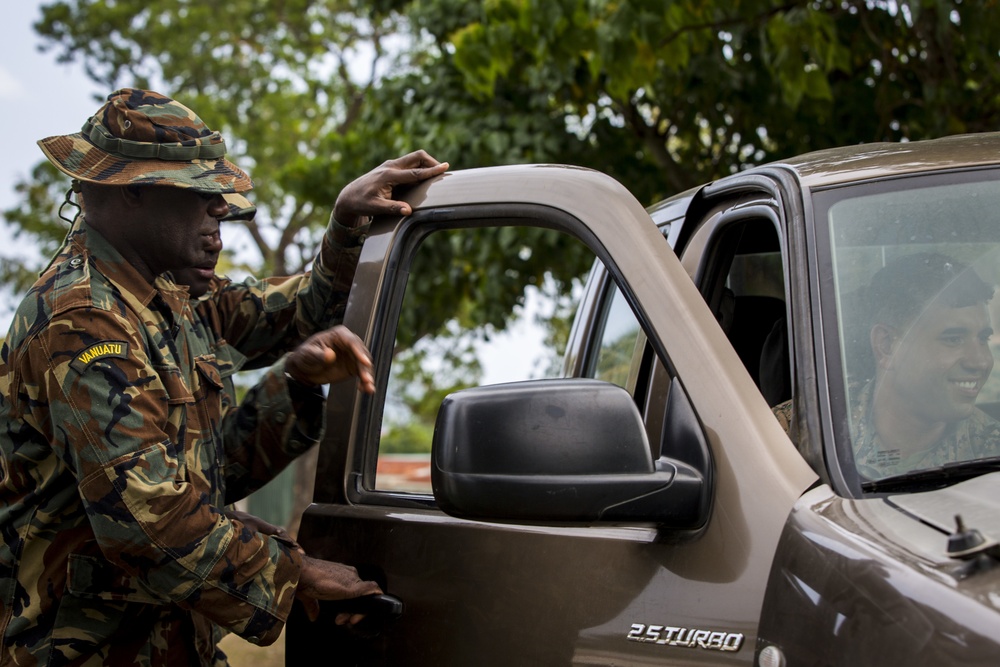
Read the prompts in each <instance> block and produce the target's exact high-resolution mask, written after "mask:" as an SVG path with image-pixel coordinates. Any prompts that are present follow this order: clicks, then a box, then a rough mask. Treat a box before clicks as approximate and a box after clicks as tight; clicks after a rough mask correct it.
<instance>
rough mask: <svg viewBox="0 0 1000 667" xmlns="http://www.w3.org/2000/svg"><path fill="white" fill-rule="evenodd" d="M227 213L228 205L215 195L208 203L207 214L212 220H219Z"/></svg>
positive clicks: (221, 197)
mask: <svg viewBox="0 0 1000 667" xmlns="http://www.w3.org/2000/svg"><path fill="white" fill-rule="evenodd" d="M227 213H229V204H228V203H226V200H225V198H224V197H223V196H222V195H215V196H214V197H212V201H210V202H209V203H208V214H209V215H210V216H212V217H213V218H221V217H224V216H225V215H226V214H227Z"/></svg>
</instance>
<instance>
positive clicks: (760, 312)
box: [726, 296, 791, 407]
mask: <svg viewBox="0 0 1000 667" xmlns="http://www.w3.org/2000/svg"><path fill="white" fill-rule="evenodd" d="M726 333H727V334H728V335H729V340H730V342H732V344H733V347H734V348H735V349H736V353H737V354H738V355H739V357H740V360H741V361H742V362H743V365H744V366H746V369H747V371H748V372H749V373H750V377H752V378H753V381H754V383H756V385H757V386H758V387H759V388H760V390H761V393H763V394H764V396H765V398H767V401H768V404H769V405H771V406H772V407H773V406H774V405H777V404H778V403H780V402H782V401H785V400H787V399H789V398H791V377H790V372H789V362H788V326H787V323H786V319H785V302H784V301H783V300H782V299H779V298H777V297H771V296H736V297H734V298H733V314H732V322H731V324H730V326H729V327H728V330H727V332H726Z"/></svg>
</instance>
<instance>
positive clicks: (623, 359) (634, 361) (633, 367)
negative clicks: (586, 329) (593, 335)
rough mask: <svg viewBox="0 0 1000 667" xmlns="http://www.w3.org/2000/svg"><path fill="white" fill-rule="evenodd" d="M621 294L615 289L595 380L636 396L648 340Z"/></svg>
mask: <svg viewBox="0 0 1000 667" xmlns="http://www.w3.org/2000/svg"><path fill="white" fill-rule="evenodd" d="M641 334H642V329H641V328H640V327H639V321H638V320H637V319H636V317H635V313H633V312H632V309H631V308H630V307H629V305H628V302H627V301H625V297H624V296H622V293H621V290H619V289H618V287H617V286H612V288H611V294H610V298H609V299H608V306H607V312H606V313H605V316H604V325H603V331H602V332H600V336H601V340H600V344H599V346H598V348H597V355H596V360H595V364H594V372H593V377H594V378H596V379H598V380H604V381H605V382H610V383H612V384H616V385H618V386H619V387H623V388H625V389H627V390H628V392H629V393H630V394H632V395H633V396H634V395H635V389H636V387H635V383H636V378H637V375H638V368H639V364H640V363H641V361H642V346H643V345H645V343H646V338H645V336H644V335H641Z"/></svg>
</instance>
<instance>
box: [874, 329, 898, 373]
mask: <svg viewBox="0 0 1000 667" xmlns="http://www.w3.org/2000/svg"><path fill="white" fill-rule="evenodd" d="M871 344H872V354H874V355H875V367H876V368H886V367H887V366H888V363H889V360H890V359H891V358H892V353H893V351H894V349H895V347H896V329H895V328H893V327H891V326H889V325H888V324H876V325H875V326H873V327H872V330H871Z"/></svg>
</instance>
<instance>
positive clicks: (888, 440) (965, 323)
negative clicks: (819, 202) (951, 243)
mask: <svg viewBox="0 0 1000 667" xmlns="http://www.w3.org/2000/svg"><path fill="white" fill-rule="evenodd" d="M992 297H993V288H992V287H991V286H990V285H988V284H987V283H985V282H984V281H983V280H982V279H981V278H980V277H979V276H978V275H977V274H976V272H975V271H974V270H973V269H971V268H969V267H966V266H965V265H963V264H962V263H961V262H958V261H956V260H955V259H952V258H950V257H948V256H946V255H943V254H940V253H930V252H921V253H916V254H911V255H905V256H902V257H899V258H897V259H894V260H891V261H890V262H888V263H887V264H886V265H885V266H884V267H883V268H882V269H880V270H879V271H878V272H876V274H875V275H874V276H873V278H872V280H871V282H870V284H869V287H868V289H867V290H866V291H865V293H864V299H865V301H866V302H867V303H866V308H865V309H864V312H865V313H866V314H867V324H866V326H865V328H866V329H867V335H863V336H862V339H865V338H866V339H867V343H868V346H867V350H865V353H866V358H865V359H864V361H865V362H866V364H865V365H866V366H867V368H868V373H867V374H864V375H861V376H860V377H859V378H857V379H855V381H854V382H853V384H854V386H853V387H852V391H851V394H852V397H853V400H852V401H851V403H852V405H853V409H852V411H851V439H852V443H853V447H854V455H855V461H856V463H857V467H858V472H859V473H861V475H862V476H863V477H865V478H868V479H870V480H878V479H884V478H886V477H892V476H895V475H900V474H904V473H907V472H910V471H914V470H922V469H927V468H935V467H939V466H941V465H944V464H947V463H952V462H957V461H967V460H973V459H980V458H986V457H992V456H1000V422H997V421H996V420H994V419H993V418H992V417H990V416H989V415H988V414H987V413H985V412H984V411H983V410H981V409H979V408H978V407H977V406H976V399H977V397H978V396H979V393H980V392H981V391H982V389H983V386H984V385H985V383H986V381H987V379H988V378H989V376H990V372H991V371H992V369H993V355H992V352H991V351H990V345H989V341H990V337H991V336H992V334H993V329H992V326H991V323H990V313H989V309H988V304H989V301H990V299H991V298H992ZM859 347H865V346H864V345H860V346H859ZM867 354H870V356H867ZM859 356H860V355H859Z"/></svg>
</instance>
